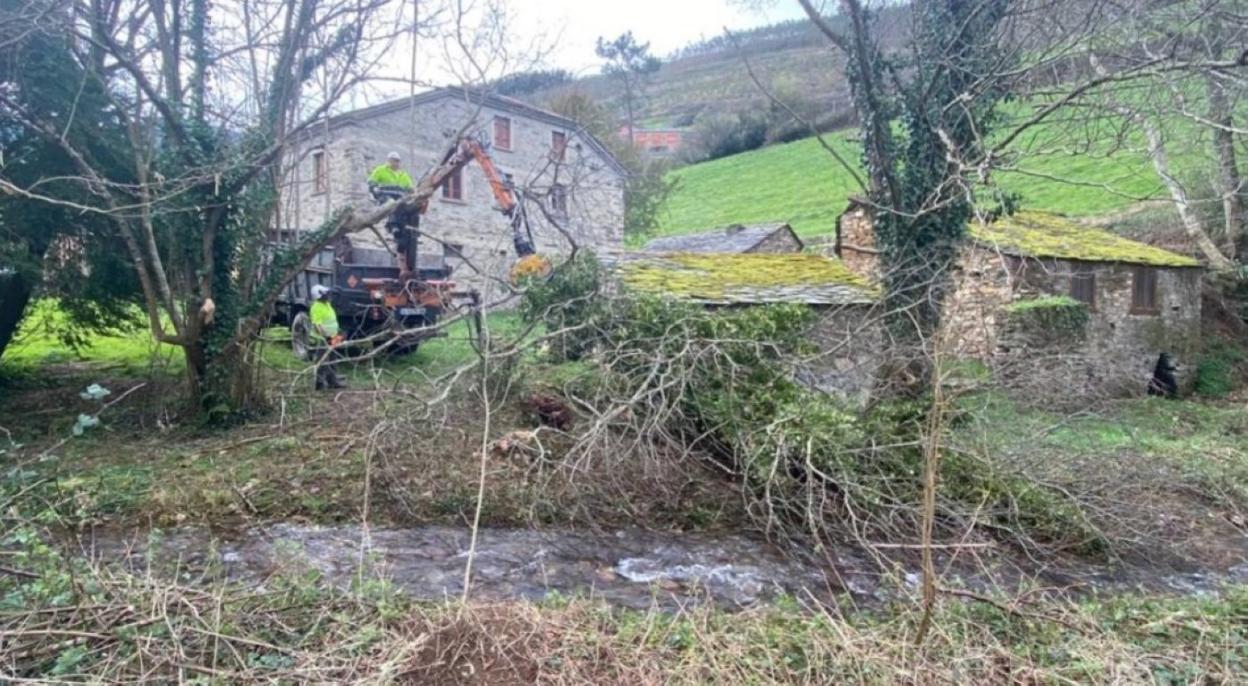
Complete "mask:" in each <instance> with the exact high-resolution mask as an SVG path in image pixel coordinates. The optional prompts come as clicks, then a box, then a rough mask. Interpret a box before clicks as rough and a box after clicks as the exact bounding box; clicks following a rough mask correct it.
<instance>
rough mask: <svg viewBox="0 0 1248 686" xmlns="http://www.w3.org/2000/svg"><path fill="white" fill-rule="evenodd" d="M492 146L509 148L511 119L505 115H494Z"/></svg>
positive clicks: (502, 148)
mask: <svg viewBox="0 0 1248 686" xmlns="http://www.w3.org/2000/svg"><path fill="white" fill-rule="evenodd" d="M494 147H496V148H498V149H499V150H511V120H510V119H508V118H507V117H494Z"/></svg>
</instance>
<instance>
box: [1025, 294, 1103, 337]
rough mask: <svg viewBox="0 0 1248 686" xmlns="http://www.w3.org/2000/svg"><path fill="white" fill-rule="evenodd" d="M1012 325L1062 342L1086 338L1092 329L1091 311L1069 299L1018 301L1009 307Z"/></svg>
mask: <svg viewBox="0 0 1248 686" xmlns="http://www.w3.org/2000/svg"><path fill="white" fill-rule="evenodd" d="M1005 314H1006V318H1007V320H1008V324H1009V325H1010V326H1012V327H1018V328H1021V329H1026V330H1029V331H1039V332H1045V333H1047V334H1048V335H1050V336H1056V337H1057V338H1059V339H1062V338H1065V337H1066V336H1082V335H1083V333H1084V330H1085V328H1086V327H1087V325H1088V318H1089V316H1088V308H1087V306H1086V305H1084V304H1083V303H1081V302H1079V301H1078V300H1075V299H1074V298H1071V297H1070V296H1066V295H1051V296H1043V297H1039V298H1028V299H1026V300H1016V301H1014V302H1012V303H1010V304H1008V305H1006V306H1005Z"/></svg>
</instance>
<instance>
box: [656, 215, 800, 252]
mask: <svg viewBox="0 0 1248 686" xmlns="http://www.w3.org/2000/svg"><path fill="white" fill-rule="evenodd" d="M805 247H806V246H805V244H803V243H802V239H800V238H798V237H797V234H796V233H794V232H793V229H792V227H790V226H789V225H788V224H785V223H781V222H777V223H772V224H750V225H748V226H747V225H742V224H734V225H732V226H727V227H724V228H721V229H715V230H713V231H702V232H699V233H687V234H681V235H679V236H663V237H662V238H655V239H653V240H651V241H649V242H647V243H646V244H645V245H644V246H643V247H642V250H644V251H646V252H699V253H708V252H718V253H761V252H771V253H784V252H801V251H802V250H803V249H805Z"/></svg>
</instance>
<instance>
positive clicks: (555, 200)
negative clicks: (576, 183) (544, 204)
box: [550, 183, 568, 214]
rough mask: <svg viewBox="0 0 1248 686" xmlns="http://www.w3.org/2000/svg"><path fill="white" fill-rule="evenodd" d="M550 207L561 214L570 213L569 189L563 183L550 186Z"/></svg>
mask: <svg viewBox="0 0 1248 686" xmlns="http://www.w3.org/2000/svg"><path fill="white" fill-rule="evenodd" d="M550 209H552V210H554V211H555V212H558V213H559V214H567V213H568V189H567V188H566V187H565V186H563V185H562V184H558V183H557V184H555V185H553V186H551V187H550Z"/></svg>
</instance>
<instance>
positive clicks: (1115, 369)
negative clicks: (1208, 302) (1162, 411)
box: [996, 260, 1201, 395]
mask: <svg viewBox="0 0 1248 686" xmlns="http://www.w3.org/2000/svg"><path fill="white" fill-rule="evenodd" d="M1137 269H1140V267H1137V266H1134V265H1128V264H1118V263H1106V262H1096V263H1085V262H1076V261H1070V260H1019V261H1018V262H1017V265H1016V267H1015V269H1014V274H1013V278H1014V279H1015V281H1016V282H1017V286H1016V288H1015V289H1014V299H1015V300H1019V299H1022V298H1027V297H1035V296H1042V295H1068V294H1070V283H1071V275H1072V274H1074V273H1076V272H1077V271H1083V272H1088V273H1091V274H1092V275H1093V278H1094V289H1093V293H1094V297H1093V304H1092V306H1091V308H1089V317H1088V324H1087V330H1086V332H1085V333H1084V337H1083V341H1082V344H1081V345H1080V346H1078V347H1077V349H1074V350H1069V349H1067V347H1066V346H1054V347H1052V350H1049V349H1047V348H1046V349H1037V350H1035V351H1034V354H1033V357H1035V358H1037V359H1042V358H1044V357H1046V356H1049V354H1050V353H1052V354H1053V355H1056V356H1058V357H1060V358H1065V361H1064V362H1063V364H1062V367H1063V368H1064V369H1069V370H1071V374H1072V376H1070V377H1068V378H1069V379H1070V381H1071V382H1072V383H1075V384H1076V385H1077V386H1082V387H1084V388H1086V389H1087V390H1088V391H1089V392H1093V393H1099V394H1104V395H1141V394H1143V393H1144V391H1145V389H1146V388H1147V386H1148V381H1149V379H1150V378H1152V373H1153V368H1154V366H1155V365H1156V363H1157V357H1158V356H1159V355H1160V354H1161V353H1162V352H1169V353H1171V354H1172V355H1173V356H1174V358H1175V360H1176V361H1177V362H1178V363H1179V373H1178V378H1179V384H1180V388H1182V389H1184V390H1188V389H1190V388H1191V385H1192V383H1193V381H1194V374H1193V372H1194V364H1195V357H1196V353H1197V350H1198V349H1199V344H1200V340H1199V339H1200V306H1201V301H1200V280H1201V273H1200V270H1199V269H1193V268H1162V267H1152V268H1150V269H1154V270H1155V273H1156V275H1157V305H1158V307H1157V308H1156V310H1155V311H1154V312H1150V313H1140V312H1135V311H1133V309H1132V293H1133V288H1134V285H1133V284H1134V282H1133V278H1134V274H1135V272H1136V270H1137ZM1016 347H1017V346H1016ZM1075 353H1077V355H1076V356H1075V358H1074V359H1071V357H1072V355H1075ZM996 355H997V357H998V358H1000V359H1001V360H1002V361H1004V360H1008V359H1010V358H1011V357H1013V358H1017V357H1018V356H1019V353H1018V351H1017V350H1016V349H1013V350H1012V349H1009V348H1008V345H1007V346H1001V345H998V350H997V351H996ZM1016 366H1017V365H1016ZM1039 373H1040V370H1036V371H1035V372H1034V373H1033V374H1032V375H1033V376H1035V375H1038V374H1039Z"/></svg>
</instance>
